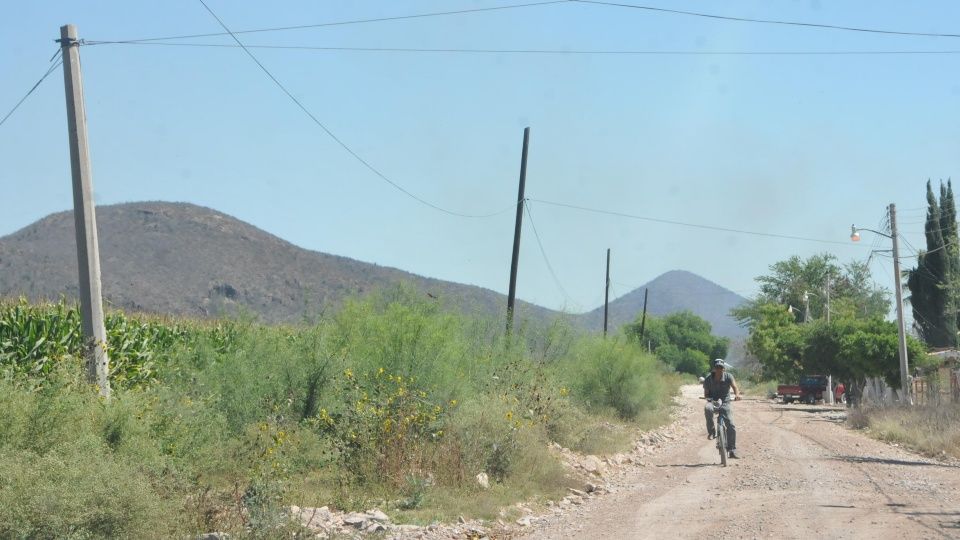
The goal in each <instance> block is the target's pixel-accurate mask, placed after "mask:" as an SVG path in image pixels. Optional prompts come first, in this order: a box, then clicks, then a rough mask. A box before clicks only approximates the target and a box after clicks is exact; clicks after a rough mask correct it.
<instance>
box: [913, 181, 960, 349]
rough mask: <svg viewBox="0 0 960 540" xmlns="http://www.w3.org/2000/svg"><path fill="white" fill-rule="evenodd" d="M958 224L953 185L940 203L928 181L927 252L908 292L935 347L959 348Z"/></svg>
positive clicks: (919, 261)
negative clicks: (957, 292) (957, 345)
mask: <svg viewBox="0 0 960 540" xmlns="http://www.w3.org/2000/svg"><path fill="white" fill-rule="evenodd" d="M956 220H957V216H956V207H955V204H954V200H953V186H952V184H951V183H949V182H948V184H947V186H946V187H944V186H943V184H942V183H941V185H940V200H939V201H937V197H936V196H935V195H934V193H933V189H932V187H931V185H930V182H929V181H927V220H926V224H925V226H924V231H925V236H926V241H927V249H926V251H923V252H921V253H919V254H918V256H917V266H916V268H913V269H911V270H909V271H908V272H907V276H908V277H907V288H908V289H910V305H911V306H912V308H913V318H914V321H915V324H916V327H917V330H918V332H919V334H920V337H921V338H922V339H923V340H924V341H925V342H926V343H927V344H928V345H931V346H933V347H953V346H956V344H957V328H958V310H957V307H958V302H957V294H956V291H957V288H958V284H960V260H957V253H958V251H957V249H958V247H957V223H956ZM948 240H949V243H948V242H947V241H948Z"/></svg>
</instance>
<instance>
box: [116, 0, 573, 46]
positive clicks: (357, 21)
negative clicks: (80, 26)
mask: <svg viewBox="0 0 960 540" xmlns="http://www.w3.org/2000/svg"><path fill="white" fill-rule="evenodd" d="M572 1H573V0H547V1H544V2H529V3H525V4H508V5H504V6H491V7H484V8H472V9H458V10H454V11H433V12H426V13H414V14H411V15H396V16H392V17H376V18H370V19H352V20H345V21H333V22H324V23H314V24H299V25H295V26H276V27H272V28H254V29H249V30H234V31H229V30H226V27H224V29H225V31H224V32H214V33H207V34H185V35H175V36H161V37H149V38H138V39H125V40H119V41H113V42H111V43H138V42H139V43H142V42H148V41H169V40H176V39H191V38H201V37H215V36H235V35H236V34H254V33H262V32H284V31H289V30H306V29H309V28H323V27H328V26H345V25H351V24H366V23H375V22H386V21H402V20H409V19H422V18H427V17H443V16H449V15H464V14H468V13H481V12H488V11H503V10H507V9H518V8H526V7H536V6H546V5H550V4H565V3H569V2H572ZM207 10H208V11H209V8H207ZM211 13H212V12H211ZM221 26H222V24H221Z"/></svg>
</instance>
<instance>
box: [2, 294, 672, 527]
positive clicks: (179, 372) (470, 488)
mask: <svg viewBox="0 0 960 540" xmlns="http://www.w3.org/2000/svg"><path fill="white" fill-rule="evenodd" d="M421 298H422V297H421V296H420V295H416V294H413V293H411V292H410V291H404V290H402V289H400V290H392V291H389V292H388V293H387V294H383V295H379V296H373V297H369V298H367V299H365V300H355V301H348V302H346V304H345V305H344V307H343V308H342V309H341V310H340V311H339V312H338V313H337V314H335V315H333V316H330V317H327V318H325V319H322V320H320V321H319V322H316V323H315V324H312V325H310V326H301V327H270V326H262V325H257V324H253V323H250V322H221V323H195V322H190V321H164V320H159V319H156V320H150V319H146V320H145V319H137V318H131V317H126V316H123V315H122V314H119V313H116V314H113V315H111V320H112V321H113V322H112V323H110V329H111V330H110V331H111V332H112V334H111V338H110V339H111V344H110V346H111V348H112V349H111V350H112V352H114V354H113V356H112V357H111V360H112V361H114V362H117V364H118V366H119V367H118V368H117V369H116V370H113V371H112V377H113V378H114V380H115V381H116V385H115V386H116V390H115V392H114V396H113V398H112V399H111V400H110V401H102V400H101V399H100V398H98V397H97V395H96V393H95V392H93V391H91V388H90V387H89V386H88V385H87V384H86V383H85V382H84V381H83V380H82V378H81V377H80V373H81V371H82V370H81V369H80V359H79V338H78V337H77V336H76V334H77V333H78V326H77V322H78V321H77V315H76V311H75V310H74V309H73V308H70V307H69V306H65V305H63V304H62V303H61V304H58V305H46V306H31V305H28V304H26V303H24V302H16V303H8V304H3V305H0V365H2V366H3V367H4V373H3V376H2V377H0V407H2V409H3V410H4V411H5V414H4V415H0V537H76V538H85V537H99V536H125V537H155V536H157V535H160V536H170V535H176V534H184V533H196V532H201V531H212V530H227V531H233V532H235V533H241V534H246V533H249V534H254V535H258V534H259V535H263V536H279V535H282V534H283V530H284V529H283V527H285V526H286V525H285V524H284V523H283V521H282V519H281V518H282V513H281V511H280V509H281V508H282V507H283V506H284V505H289V504H297V505H301V506H310V505H323V504H333V505H334V506H336V507H338V508H341V509H344V510H354V509H364V508H367V507H369V506H372V505H379V506H382V507H384V508H385V509H387V510H388V511H391V510H397V511H399V515H400V518H401V519H410V520H431V519H434V518H444V517H446V518H449V517H451V516H456V515H458V514H469V515H475V516H478V517H493V516H495V514H496V509H497V508H498V507H499V506H502V505H506V504H509V503H512V502H514V501H515V500H518V499H519V498H527V497H535V496H545V495H550V494H559V493H562V491H563V490H564V489H565V487H566V486H567V485H570V482H571V481H572V480H570V479H569V478H567V477H566V476H565V474H564V472H563V470H562V467H561V466H560V465H559V464H558V463H557V462H556V461H555V460H554V459H553V458H552V457H551V456H550V454H549V453H548V451H547V447H548V443H549V442H551V441H556V442H559V443H560V444H563V445H565V446H568V447H572V448H574V449H579V450H583V451H589V452H596V451H600V450H607V449H610V450H612V449H615V448H616V446H617V444H621V443H625V442H626V441H627V439H628V438H629V430H630V426H631V425H636V424H635V423H636V422H638V421H641V420H642V421H648V420H649V419H650V418H651V417H655V416H656V415H657V414H658V411H662V408H663V407H664V405H665V404H666V403H667V402H668V401H669V396H670V394H671V393H672V392H673V390H674V389H675V388H674V386H675V380H674V379H673V378H672V376H671V375H670V374H669V373H667V371H666V370H665V369H664V367H663V366H662V365H660V364H658V363H657V362H656V361H655V360H654V359H653V358H652V357H650V356H647V355H646V354H645V353H643V351H641V350H639V349H638V348H637V347H635V346H633V345H631V344H630V343H628V342H627V341H625V340H620V339H617V338H612V337H611V338H610V339H608V340H603V339H600V338H598V337H591V336H584V335H581V334H579V333H578V332H576V331H575V330H573V329H572V328H571V327H569V326H568V325H565V324H563V323H557V324H554V325H552V326H549V327H545V328H527V329H525V330H523V331H521V332H517V333H515V334H514V335H513V336H509V337H508V336H505V335H504V334H503V332H502V330H501V328H502V321H494V320H489V319H485V318H482V317H469V316H464V315H461V314H456V313H454V312H451V311H448V310H445V309H443V308H442V307H440V306H438V305H437V304H436V303H433V302H430V301H427V300H425V299H421ZM625 434H626V435H625ZM480 472H486V473H487V474H488V475H489V476H490V478H491V479H492V480H493V485H492V486H491V488H490V489H488V490H482V489H480V488H479V487H478V486H477V485H476V482H475V480H474V477H475V476H476V475H477V473H480ZM55 494H59V495H60V496H55ZM288 532H289V531H288Z"/></svg>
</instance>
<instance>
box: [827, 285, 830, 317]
mask: <svg viewBox="0 0 960 540" xmlns="http://www.w3.org/2000/svg"><path fill="white" fill-rule="evenodd" d="M826 293H827V324H830V276H827V290H826Z"/></svg>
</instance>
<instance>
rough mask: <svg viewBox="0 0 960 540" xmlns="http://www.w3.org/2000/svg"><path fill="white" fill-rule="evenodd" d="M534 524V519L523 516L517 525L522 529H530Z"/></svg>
mask: <svg viewBox="0 0 960 540" xmlns="http://www.w3.org/2000/svg"><path fill="white" fill-rule="evenodd" d="M532 523H533V518H532V517H530V516H523V517H522V518H520V519H518V520H517V525H520V526H521V527H529V526H530V525H531V524H532Z"/></svg>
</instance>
